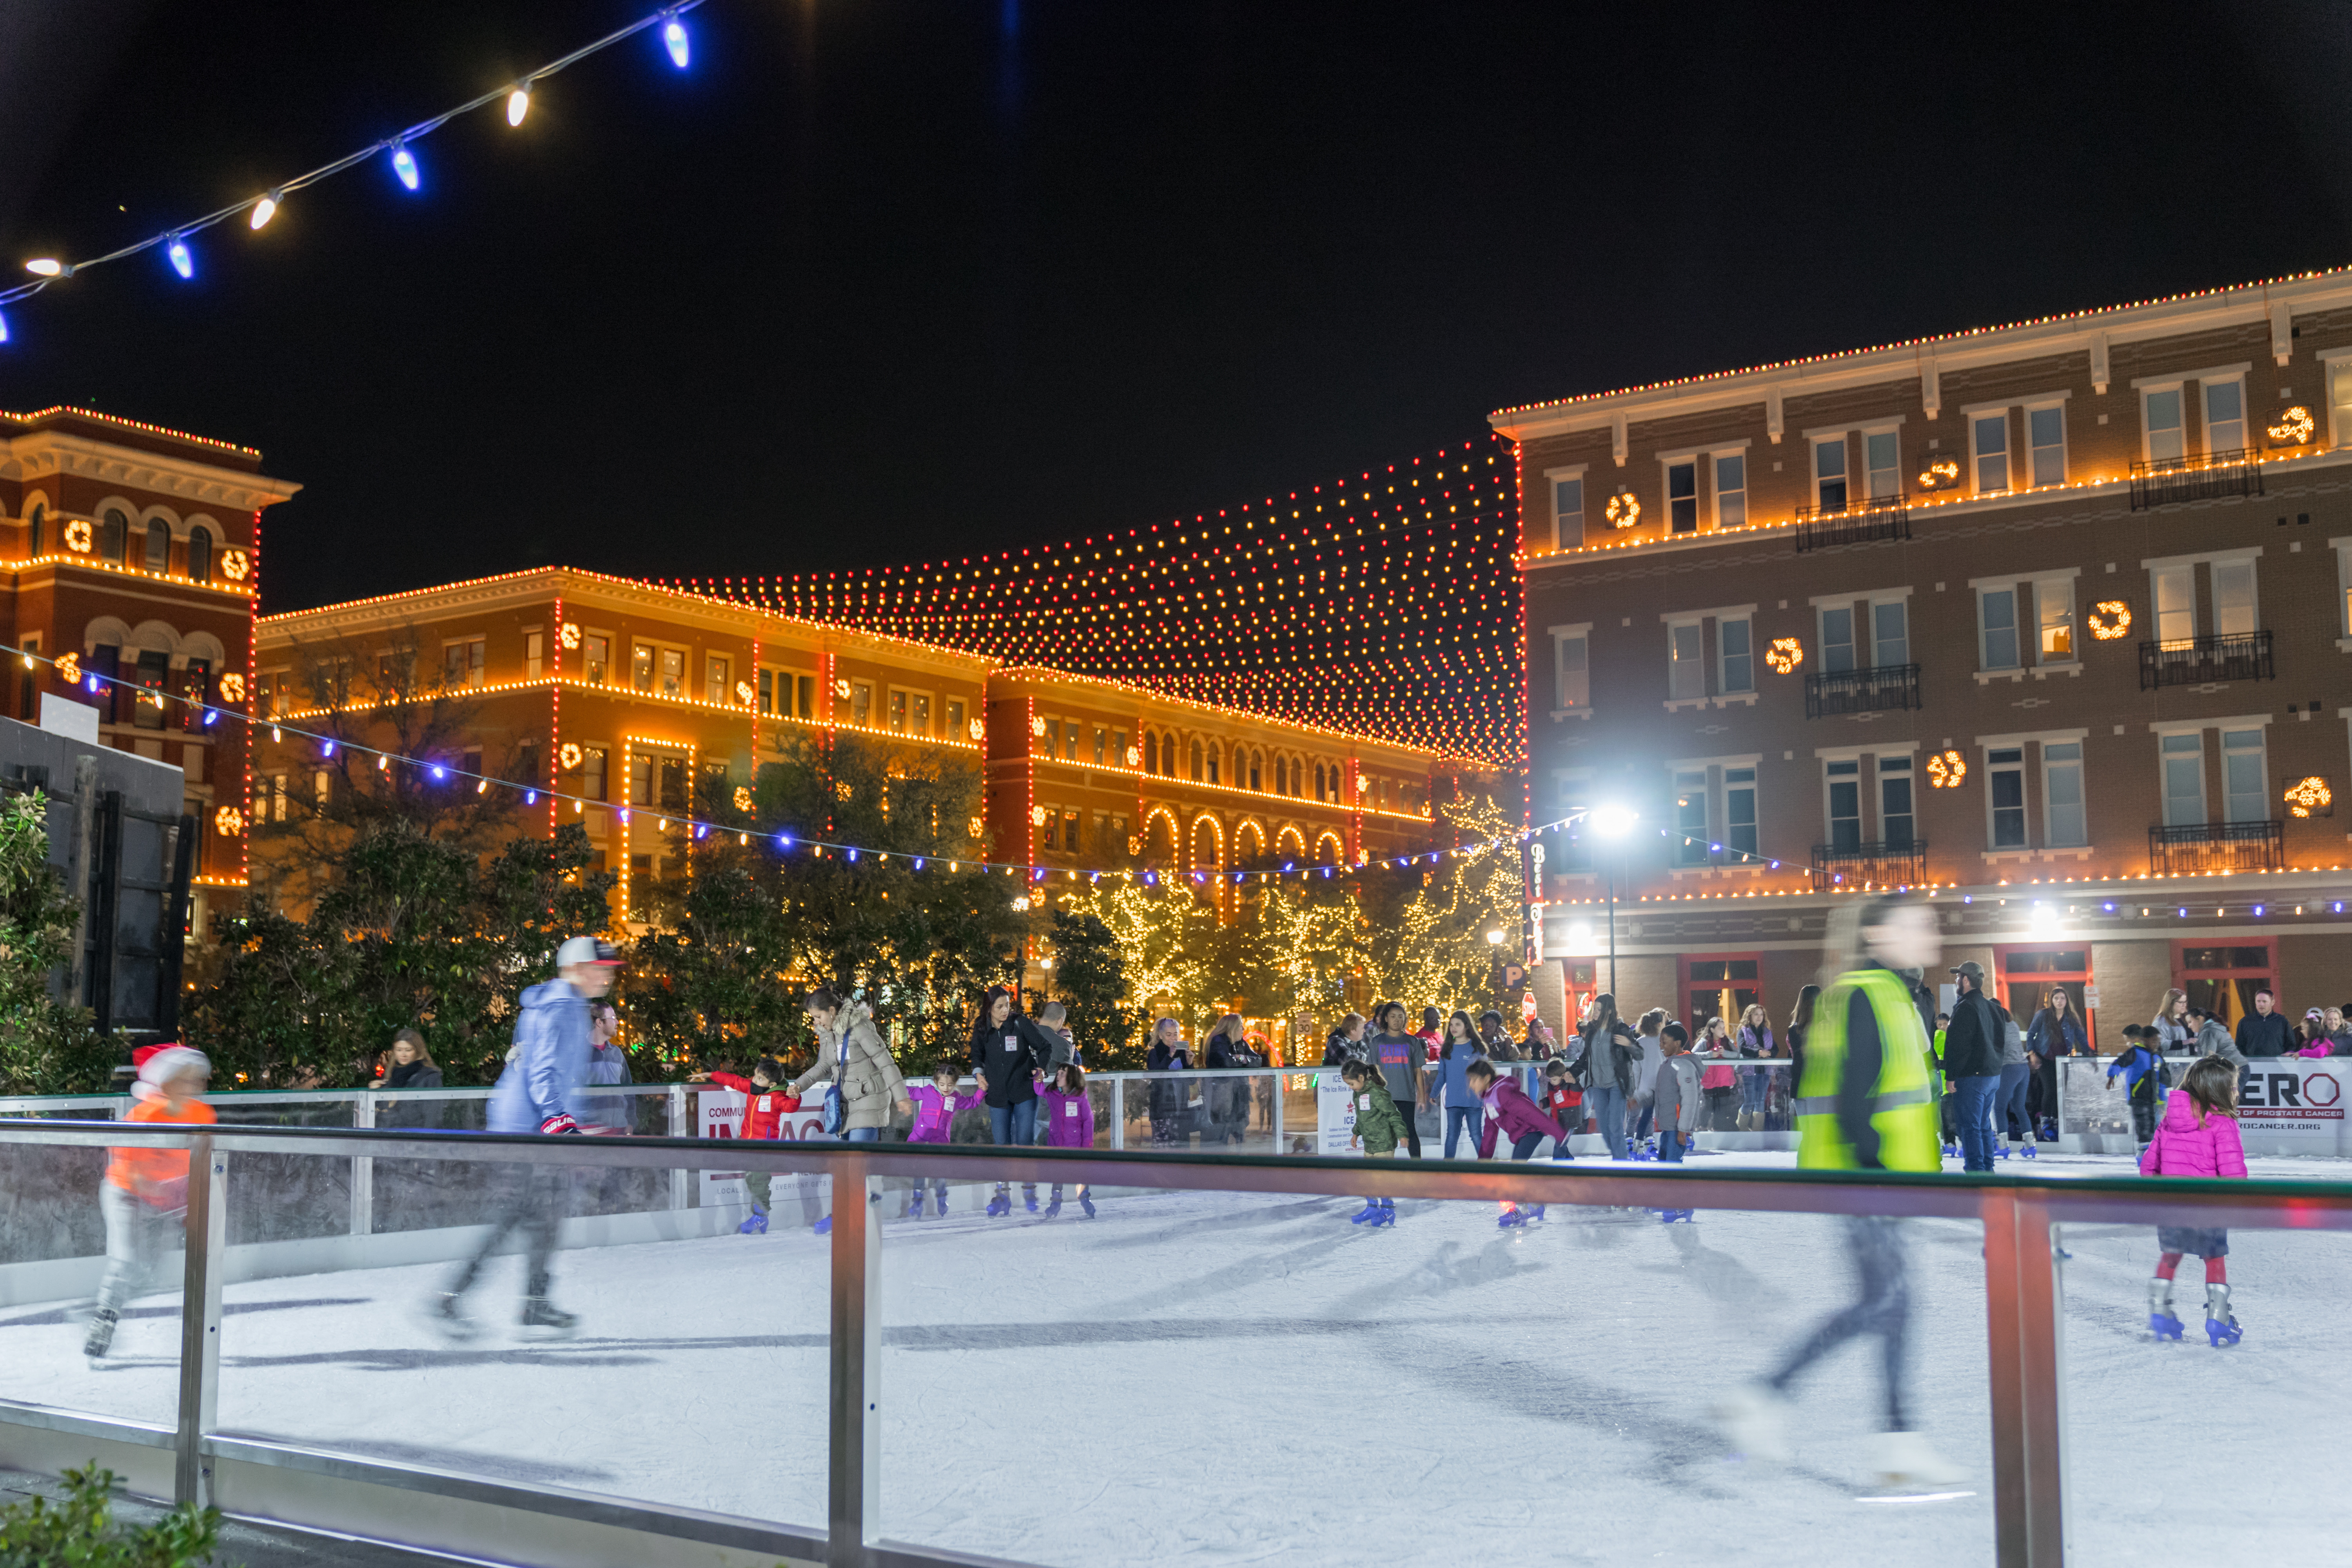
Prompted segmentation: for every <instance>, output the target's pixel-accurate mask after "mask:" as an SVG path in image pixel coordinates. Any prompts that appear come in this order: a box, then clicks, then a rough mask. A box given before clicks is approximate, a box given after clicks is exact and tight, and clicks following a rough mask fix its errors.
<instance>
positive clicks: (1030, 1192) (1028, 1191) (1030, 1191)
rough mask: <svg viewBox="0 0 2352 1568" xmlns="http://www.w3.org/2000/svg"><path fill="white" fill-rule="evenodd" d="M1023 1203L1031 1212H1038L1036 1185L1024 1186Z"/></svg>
mask: <svg viewBox="0 0 2352 1568" xmlns="http://www.w3.org/2000/svg"><path fill="white" fill-rule="evenodd" d="M1021 1205H1022V1206H1023V1207H1024V1208H1026V1209H1027V1210H1028V1211H1029V1212H1030V1213H1031V1214H1035V1213H1036V1212H1037V1189H1036V1188H1034V1187H1024V1188H1022V1189H1021Z"/></svg>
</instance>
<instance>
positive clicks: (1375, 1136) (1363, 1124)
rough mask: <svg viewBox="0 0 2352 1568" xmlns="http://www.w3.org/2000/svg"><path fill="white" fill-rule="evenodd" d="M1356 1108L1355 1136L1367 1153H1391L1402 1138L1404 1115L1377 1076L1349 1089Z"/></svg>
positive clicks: (1350, 1097)
mask: <svg viewBox="0 0 2352 1568" xmlns="http://www.w3.org/2000/svg"><path fill="white" fill-rule="evenodd" d="M1349 1099H1350V1100H1353V1101H1354V1102H1355V1107H1356V1136H1357V1137H1358V1138H1360V1139H1361V1140H1362V1141H1363V1144H1364V1152H1365V1153H1367V1154H1393V1153H1395V1152H1396V1146H1397V1145H1398V1144H1399V1143H1400V1142H1403V1140H1404V1116H1403V1113H1402V1112H1401V1111H1399V1110H1397V1103H1396V1101H1395V1100H1393V1099H1391V1097H1390V1095H1389V1091H1388V1086H1387V1085H1386V1084H1384V1083H1381V1081H1380V1080H1379V1079H1377V1078H1375V1079H1371V1080H1370V1081H1368V1082H1366V1083H1363V1084H1360V1085H1359V1086H1357V1087H1356V1088H1354V1089H1350V1090H1349Z"/></svg>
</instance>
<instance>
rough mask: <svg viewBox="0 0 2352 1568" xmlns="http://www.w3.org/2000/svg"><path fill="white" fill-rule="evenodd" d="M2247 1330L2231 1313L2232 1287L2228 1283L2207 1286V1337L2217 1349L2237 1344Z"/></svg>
mask: <svg viewBox="0 0 2352 1568" xmlns="http://www.w3.org/2000/svg"><path fill="white" fill-rule="evenodd" d="M2245 1333H2246V1331H2245V1330H2243V1329H2242V1328H2240V1327H2239V1326H2238V1320H2237V1319H2235V1318H2233V1317H2231V1315H2230V1288H2229V1287H2228V1286H2227V1285H2208V1286H2206V1287H2205V1337H2206V1339H2207V1340H2209V1341H2210V1342H2211V1343H2212V1346H2213V1348H2214V1349H2215V1350H2217V1351H2218V1350H2220V1349H2221V1348H2222V1347H2223V1346H2225V1345H2233V1344H2236V1343H2237V1342H2239V1341H2240V1340H2242V1339H2243V1338H2244V1337H2245Z"/></svg>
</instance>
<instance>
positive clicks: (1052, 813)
mask: <svg viewBox="0 0 2352 1568" xmlns="http://www.w3.org/2000/svg"><path fill="white" fill-rule="evenodd" d="M1037 842H1038V847H1040V848H1045V849H1059V848H1060V847H1062V814H1061V813H1060V812H1058V811H1056V810H1055V809H1054V808H1053V807H1052V806H1050V805H1049V806H1047V807H1045V824H1044V830H1043V831H1042V832H1041V833H1039V834H1038V836H1037Z"/></svg>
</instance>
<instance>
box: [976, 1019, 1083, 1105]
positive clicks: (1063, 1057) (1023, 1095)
mask: <svg viewBox="0 0 2352 1568" xmlns="http://www.w3.org/2000/svg"><path fill="white" fill-rule="evenodd" d="M1069 1056H1070V1042H1069V1041H1067V1040H1066V1039H1064V1038H1062V1037H1061V1036H1059V1035H1055V1034H1049V1033H1047V1032H1046V1031H1045V1029H1042V1028H1040V1027H1039V1026H1037V1023H1036V1021H1035V1020H1034V1019H1032V1018H1029V1017H1026V1016H1024V1015H1022V1014H1019V1013H1013V1014H1011V1015H1009V1016H1006V1018H1005V1020H1004V1022H1003V1023H1002V1024H992V1023H990V1022H989V1021H988V1020H987V1019H986V1018H982V1020H981V1021H980V1025H979V1026H978V1027H976V1028H974V1029H973V1030H972V1032H971V1070H972V1071H973V1072H974V1073H976V1074H978V1075H979V1076H981V1077H982V1078H984V1079H987V1080H988V1087H987V1088H986V1089H982V1091H981V1095H982V1099H984V1100H987V1101H988V1103H989V1104H991V1105H992V1106H995V1107H997V1108H998V1109H999V1110H1002V1109H1003V1108H1004V1107H1006V1106H1010V1105H1018V1104H1020V1103H1021V1102H1022V1101H1023V1100H1034V1099H1036V1098H1037V1085H1036V1082H1035V1080H1034V1078H1033V1077H1032V1075H1033V1074H1034V1075H1036V1077H1042V1078H1046V1079H1051V1078H1052V1077H1053V1076H1054V1069H1055V1068H1056V1067H1059V1066H1060V1065H1061V1064H1062V1063H1064V1062H1066V1061H1067V1060H1069Z"/></svg>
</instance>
